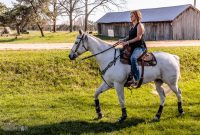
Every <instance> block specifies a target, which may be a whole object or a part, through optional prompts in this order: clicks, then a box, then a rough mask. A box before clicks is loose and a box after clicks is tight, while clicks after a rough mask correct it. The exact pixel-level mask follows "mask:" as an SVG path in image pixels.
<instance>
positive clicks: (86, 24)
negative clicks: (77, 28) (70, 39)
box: [85, 15, 88, 31]
mask: <svg viewBox="0 0 200 135" xmlns="http://www.w3.org/2000/svg"><path fill="white" fill-rule="evenodd" d="M87 30H88V15H86V16H85V31H87Z"/></svg>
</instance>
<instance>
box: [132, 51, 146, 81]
mask: <svg viewBox="0 0 200 135" xmlns="http://www.w3.org/2000/svg"><path fill="white" fill-rule="evenodd" d="M144 51H145V48H142V47H137V48H135V49H134V51H133V53H132V55H131V59H130V60H131V71H132V74H133V76H134V78H135V80H136V81H139V79H140V72H139V67H138V63H137V59H138V58H139V57H140V56H141V55H142V54H143V53H144Z"/></svg>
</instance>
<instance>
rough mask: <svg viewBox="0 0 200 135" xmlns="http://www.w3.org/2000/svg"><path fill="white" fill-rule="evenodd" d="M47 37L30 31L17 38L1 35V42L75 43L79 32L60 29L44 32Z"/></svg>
mask: <svg viewBox="0 0 200 135" xmlns="http://www.w3.org/2000/svg"><path fill="white" fill-rule="evenodd" d="M44 34H45V37H41V35H40V32H39V31H30V33H29V34H21V35H20V36H18V38H17V39H16V38H15V36H8V37H5V36H2V37H1V36H0V43H11V44H20V43H73V42H74V41H75V39H76V36H77V35H78V32H72V33H70V32H62V31H58V32H56V33H52V32H48V31H45V32H44ZM93 35H94V36H96V37H98V38H101V39H102V40H106V41H117V40H118V38H112V37H106V36H100V35H97V33H95V32H93Z"/></svg>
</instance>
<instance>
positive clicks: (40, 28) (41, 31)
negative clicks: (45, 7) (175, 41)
mask: <svg viewBox="0 0 200 135" xmlns="http://www.w3.org/2000/svg"><path fill="white" fill-rule="evenodd" d="M30 3H31V6H32V8H33V10H34V12H35V14H36V16H38V14H37V10H36V9H35V7H34V5H33V2H32V1H30ZM37 26H38V28H39V30H40V33H41V36H42V37H44V33H43V30H42V27H41V26H40V24H39V22H37Z"/></svg>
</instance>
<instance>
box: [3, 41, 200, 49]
mask: <svg viewBox="0 0 200 135" xmlns="http://www.w3.org/2000/svg"><path fill="white" fill-rule="evenodd" d="M114 43H115V42H111V44H114ZM146 43H147V46H148V47H174V46H200V40H179V41H147V42H146ZM72 45H73V43H48V44H43V43H41V44H40V43H38V44H6V43H4V44H0V50H51V49H58V50H63V49H64V50H65V49H66V50H67V49H71V47H72Z"/></svg>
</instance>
